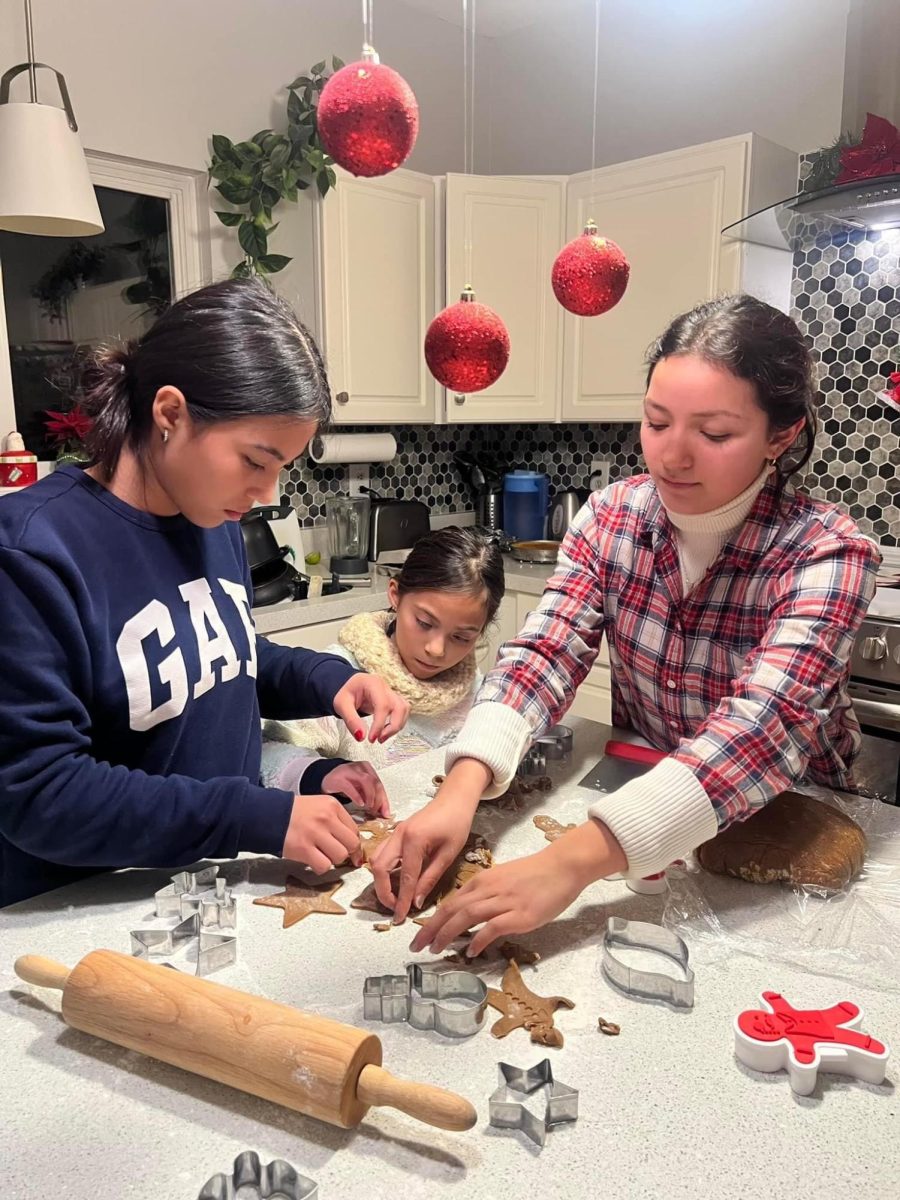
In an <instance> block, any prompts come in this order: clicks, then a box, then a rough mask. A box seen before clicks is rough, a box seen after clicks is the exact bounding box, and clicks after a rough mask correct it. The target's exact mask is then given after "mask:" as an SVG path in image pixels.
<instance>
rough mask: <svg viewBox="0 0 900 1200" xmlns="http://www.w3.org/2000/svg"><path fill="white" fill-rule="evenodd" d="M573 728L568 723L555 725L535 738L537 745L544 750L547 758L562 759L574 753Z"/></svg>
mask: <svg viewBox="0 0 900 1200" xmlns="http://www.w3.org/2000/svg"><path fill="white" fill-rule="evenodd" d="M572 741H573V737H572V730H571V729H570V728H569V726H568V725H554V726H553V727H552V728H551V729H548V730H547V732H546V733H542V734H541V736H540V737H537V738H535V739H534V745H535V747H536V748H537V749H538V750H540V751H542V752H543V755H544V758H545V759H547V760H554V759H555V760H561V759H564V758H568V757H569V755H570V754H571V753H572Z"/></svg>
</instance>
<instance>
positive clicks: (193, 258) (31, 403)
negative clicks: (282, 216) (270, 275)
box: [0, 153, 209, 459]
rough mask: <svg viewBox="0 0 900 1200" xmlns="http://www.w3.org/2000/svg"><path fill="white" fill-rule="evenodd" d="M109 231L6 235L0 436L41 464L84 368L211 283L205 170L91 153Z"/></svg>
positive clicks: (0, 306)
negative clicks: (89, 357) (95, 350)
mask: <svg viewBox="0 0 900 1200" xmlns="http://www.w3.org/2000/svg"><path fill="white" fill-rule="evenodd" d="M87 158H88V165H89V167H90V170H91V177H92V179H93V180H94V185H95V189H96V192H97V201H98V203H99V205H100V212H101V213H102V215H103V223H104V225H105V226H106V230H105V232H104V233H102V234H98V235H97V236H96V237H89V238H57V237H41V236H36V235H30V234H16V233H6V232H2V231H0V270H2V287H0V300H2V303H0V438H2V437H3V436H4V435H5V434H6V433H7V432H8V431H9V430H11V429H18V430H19V432H20V433H21V434H22V436H23V437H24V439H25V445H26V446H27V447H28V449H30V450H32V451H33V452H34V453H36V454H37V455H38V457H39V458H42V459H49V458H53V457H54V453H55V452H54V449H53V447H52V445H51V444H49V443H48V442H47V441H46V439H45V427H44V418H45V415H46V411H47V410H48V409H60V408H62V409H67V408H68V407H70V405H71V400H72V384H73V381H74V379H75V377H76V375H77V367H78V362H79V359H80V358H81V357H82V356H83V355H84V354H85V353H86V352H87V351H89V350H90V349H91V348H92V347H93V346H96V345H97V344H98V343H99V342H102V341H105V340H107V339H109V338H113V337H120V338H133V337H139V336H140V335H141V334H142V333H143V332H144V331H145V330H146V329H147V328H149V326H150V325H151V324H152V323H153V321H154V320H155V319H156V317H157V316H158V315H159V314H160V313H161V312H164V311H165V309H166V308H167V307H168V305H169V304H170V303H171V302H172V300H173V299H175V297H176V296H179V295H183V294H184V293H185V292H188V291H191V290H193V289H194V288H196V287H199V286H201V285H202V284H203V283H204V282H206V281H207V280H208V279H209V265H208V245H209V238H208V232H207V231H208V223H207V203H206V198H205V190H206V189H205V185H206V179H205V176H204V175H203V174H202V173H201V172H193V171H178V170H173V169H168V168H164V167H154V166H150V165H148V164H145V163H139V162H136V161H134V160H130V159H121V158H120V159H116V158H113V157H111V156H107V155H99V154H90V153H89V154H88V156H87Z"/></svg>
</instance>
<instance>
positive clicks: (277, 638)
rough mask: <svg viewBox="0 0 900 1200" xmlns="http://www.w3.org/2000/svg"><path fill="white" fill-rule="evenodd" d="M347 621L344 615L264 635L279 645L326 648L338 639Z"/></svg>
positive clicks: (310, 648) (316, 648)
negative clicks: (331, 619) (333, 619)
mask: <svg viewBox="0 0 900 1200" xmlns="http://www.w3.org/2000/svg"><path fill="white" fill-rule="evenodd" d="M346 623H347V618H346V617H344V618H343V619H341V620H338V621H321V622H320V623H319V624H317V625H300V626H298V627H297V628H295V629H280V630H279V631H278V632H277V633H267V634H265V635H264V636H265V637H266V639H267V640H268V641H270V642H275V644H276V645H278V646H302V647H303V649H304V650H326V649H327V648H328V647H329V646H333V645H334V644H335V642H336V641H337V640H338V634H339V633H340V631H341V629H342V628H343V626H344V625H346Z"/></svg>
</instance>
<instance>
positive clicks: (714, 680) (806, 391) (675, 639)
mask: <svg viewBox="0 0 900 1200" xmlns="http://www.w3.org/2000/svg"><path fill="white" fill-rule="evenodd" d="M814 400H815V390H814V383H813V372H812V362H811V358H810V354H809V351H808V350H807V348H806V345H805V343H804V341H803V338H802V335H801V333H800V331H799V329H798V328H797V326H796V325H795V324H794V322H793V321H792V320H791V319H790V318H789V317H787V316H785V315H784V314H783V313H781V312H779V311H778V310H777V309H774V308H771V307H770V306H769V305H767V304H764V303H763V302H762V301H760V300H756V299H754V298H753V297H750V296H731V297H725V298H723V299H720V300H714V301H711V302H709V303H707V304H702V305H700V306H699V307H698V308H696V309H694V310H693V311H692V312H689V313H686V314H684V315H682V316H680V317H678V318H677V319H676V320H675V321H674V322H673V323H672V325H671V326H670V327H669V329H668V330H667V331H666V332H665V333H664V334H663V336H662V337H661V338H660V339H659V341H658V342H656V344H655V345H654V346H653V347H652V348H651V351H650V355H649V371H648V380H647V394H646V397H645V400H644V419H643V424H642V432H641V444H642V449H643V453H644V458H645V460H646V463H647V469H648V474H646V475H638V476H635V477H634V478H631V479H626V480H623V481H622V482H619V483H615V484H613V485H612V486H610V487H608V488H607V489H606V490H605V491H603V492H600V493H594V494H593V495H592V496H591V499H590V500H589V501H588V503H587V504H586V505H585V506H584V508H582V510H581V512H580V513H579V514H578V516H577V517H576V518H575V521H574V522H573V524H572V526H571V528H570V529H569V531H568V533H567V534H566V537H565V539H564V541H563V543H562V546H561V548H560V553H559V559H558V561H557V567H556V572H555V574H554V575H553V576H552V578H551V579H550V580H548V583H547V588H546V591H545V592H544V596H543V599H542V600H541V603H540V605H539V606H538V608H537V609H536V610H535V611H534V612H533V613H532V614H531V616H530V617H529V620H528V622H527V624H526V625H525V628H524V629H523V630H522V631H521V633H520V634H519V636H518V637H517V638H515V639H513V641H511V642H509V643H507V644H506V645H505V646H504V647H503V649H502V650H501V652H500V655H499V658H498V661H497V665H496V666H495V667H494V669H493V670H492V671H491V672H490V673H489V674H488V675H487V677H486V679H485V681H484V684H483V686H482V688H481V690H480V692H479V694H478V697H477V699H476V702H475V707H474V708H473V710H472V712H471V714H470V715H469V718H468V719H467V721H466V723H465V725H464V727H463V729H462V731H461V733H460V736H459V738H458V740H457V741H456V742H455V743H454V745H453V746H452V747H451V748H450V750H449V752H448V761H447V765H448V773H447V778H446V781H445V782H444V784H443V785H442V786H441V788H440V790H439V791H438V793H437V795H436V796H435V798H434V800H433V801H432V802H431V803H430V804H429V805H427V806H426V807H425V808H424V809H423V810H422V811H421V812H419V813H417V814H416V815H415V816H414V817H412V818H411V819H410V820H409V821H407V822H405V823H404V824H403V825H401V826H400V827H399V828H398V830H397V832H396V833H395V834H394V835H393V837H392V838H391V839H390V840H389V841H388V842H386V843H385V845H384V846H383V847H382V848H381V850H380V852H379V853H378V854H377V855H376V856H375V860H374V868H375V881H376V887H377V888H378V894H379V896H380V897H381V899H382V900H383V901H384V902H385V903H389V904H390V905H391V907H393V908H394V912H395V919H402V918H403V917H404V916H405V915H406V913H407V911H408V910H409V907H410V904H411V902H415V903H416V904H417V905H420V902H421V898H422V897H423V896H425V895H427V894H428V892H429V890H430V889H431V887H432V886H433V885H434V884H435V883H436V881H437V880H438V879H439V878H440V876H441V874H442V873H443V871H444V870H445V869H446V867H447V866H448V865H449V863H450V862H451V861H452V859H453V858H454V856H455V855H456V854H457V853H458V852H459V849H460V847H461V846H462V845H463V842H464V841H465V838H466V835H467V833H468V831H469V828H470V825H471V821H472V817H473V815H474V813H475V810H476V808H477V806H478V802H479V800H480V798H481V797H482V796H486V797H491V796H496V795H498V794H499V793H502V792H503V791H504V790H505V789H506V787H507V785H508V783H509V781H510V779H511V777H512V775H513V774H514V772H515V769H516V766H517V764H518V762H519V761H520V759H521V757H522V755H523V754H524V753H525V751H526V750H527V749H528V746H529V744H530V743H531V741H532V739H533V738H534V737H535V736H537V735H538V734H540V733H541V732H542V731H544V730H545V729H547V728H548V727H549V726H551V725H553V724H555V723H556V722H557V721H558V720H559V719H560V718H561V717H562V716H563V715H564V713H565V712H566V710H567V709H568V707H569V705H570V704H571V703H572V699H573V697H574V695H575V691H576V689H577V688H578V685H579V684H580V683H581V681H582V680H583V679H584V677H585V676H586V675H587V673H588V671H589V670H590V668H591V666H592V664H593V662H594V659H595V658H596V656H597V651H598V649H599V646H600V639H601V637H602V636H604V635H605V636H606V639H607V642H608V645H609V660H610V667H611V675H612V681H613V721H614V724H616V725H618V726H624V727H630V728H631V729H633V730H635V731H636V732H637V733H639V734H641V735H642V736H643V737H644V738H646V739H647V740H648V741H649V742H650V743H651V744H652V745H653V746H656V747H657V748H659V749H661V750H665V751H668V756H667V757H666V758H665V759H663V760H662V761H661V762H660V763H659V764H658V765H657V766H655V767H653V769H652V770H650V771H649V772H647V773H646V774H645V775H643V776H641V777H640V778H639V779H636V780H634V781H632V782H631V783H628V784H626V785H625V786H624V787H622V788H620V789H619V790H618V791H616V792H614V793H612V794H610V795H605V796H603V797H601V798H600V799H599V800H597V801H596V802H595V803H594V804H593V805H592V806H591V807H590V809H589V810H588V814H587V819H586V821H585V823H584V824H583V825H579V826H577V827H576V828H575V829H573V830H571V831H570V832H569V833H567V834H566V835H565V836H563V837H562V838H560V839H559V840H558V841H556V842H555V843H553V844H552V845H550V846H548V847H547V848H546V849H544V850H542V851H540V852H539V853H537V854H533V855H530V856H528V857H526V858H523V859H519V860H518V861H515V862H510V863H506V864H503V865H501V866H498V867H495V868H494V869H493V870H491V871H486V872H483V873H482V874H481V875H480V876H479V878H478V879H477V880H474V881H473V882H472V883H470V884H468V885H467V886H466V887H465V888H462V889H461V890H460V892H459V893H458V894H457V895H456V896H455V897H454V898H452V899H450V900H447V901H445V902H444V904H443V905H441V907H440V910H439V913H438V915H436V916H435V917H434V918H432V920H431V921H430V922H429V923H428V924H427V925H426V926H424V927H423V928H422V930H421V932H420V933H419V935H418V936H417V938H416V940H415V942H414V943H413V949H414V950H421V949H423V948H424V947H426V946H428V945H430V946H431V948H432V950H433V951H435V952H436V953H439V952H440V951H441V950H443V949H444V947H445V946H446V945H447V944H448V943H449V942H450V941H452V940H453V938H455V937H457V936H458V935H459V934H460V933H462V931H463V930H465V929H468V928H470V927H472V926H473V925H481V926H482V928H481V929H480V930H479V931H478V933H477V934H476V935H475V937H474V938H473V940H472V943H471V947H470V951H469V952H470V953H471V954H477V953H479V951H480V950H481V949H483V948H484V947H485V946H487V945H489V944H490V943H491V942H492V941H494V940H495V939H496V938H500V937H505V936H508V935H509V934H512V933H523V932H526V931H528V930H530V929H534V928H536V927H537V926H539V925H543V924H545V923H546V922H547V921H549V920H552V918H553V917H555V916H556V915H557V914H558V913H560V912H561V911H562V910H563V909H564V908H566V907H567V906H568V905H569V904H571V902H572V901H573V900H574V899H575V897H576V896H577V895H578V894H579V893H580V892H581V891H582V890H583V888H585V887H586V886H587V885H588V884H589V883H591V882H592V881H594V880H596V879H600V878H603V877H605V876H608V875H613V874H615V873H616V872H623V873H624V874H625V875H627V876H644V875H650V874H652V873H655V872H657V871H661V870H663V869H664V868H665V867H666V866H667V865H668V864H669V863H670V862H672V861H673V860H674V859H676V858H679V857H680V856H682V855H684V854H686V853H688V852H689V851H691V850H693V849H694V848H695V847H697V846H699V845H700V843H701V842H704V841H707V840H708V839H709V838H712V837H713V836H715V834H716V833H717V832H718V831H719V830H720V829H723V828H724V827H725V826H727V825H729V824H730V823H731V822H732V821H737V820H742V819H745V818H746V817H748V816H750V815H751V814H752V813H753V812H755V811H756V810H757V809H759V808H761V807H762V806H763V805H764V804H766V803H768V801H769V800H771V799H772V798H773V797H774V796H776V795H777V794H778V793H779V792H782V791H784V790H785V789H786V788H789V787H790V786H791V785H793V784H795V783H797V782H798V781H799V780H801V779H804V778H807V779H811V780H813V781H816V782H818V783H824V784H827V785H829V786H832V787H835V788H842V789H852V787H853V779H852V774H851V770H850V768H851V764H852V762H853V759H854V758H855V757H856V754H857V752H858V749H859V741H860V733H859V725H858V723H857V720H856V717H855V716H854V713H853V709H852V707H851V704H850V700H849V698H848V696H847V680H848V676H849V668H848V659H849V656H850V650H851V646H852V644H853V638H854V635H855V633H856V630H857V629H858V627H859V624H860V622H861V621H862V619H863V616H864V615H865V611H866V608H867V606H868V603H869V600H870V599H871V597H872V594H873V591H874V587H875V573H876V570H877V566H878V563H879V561H880V560H879V555H878V551H877V549H876V547H875V546H874V545H873V543H872V542H870V541H869V540H868V539H867V538H865V537H864V536H863V535H862V534H861V533H860V532H859V530H858V529H857V527H856V526H855V525H854V523H853V522H852V521H851V520H850V519H849V518H848V517H847V516H845V515H844V514H843V513H841V512H840V511H839V510H838V509H836V508H835V507H833V506H832V505H829V504H824V503H820V502H819V501H814V500H811V499H809V498H808V497H806V496H803V495H801V494H799V493H797V492H794V491H793V490H792V489H791V488H790V487H788V486H787V485H788V482H789V480H790V477H791V476H792V475H794V474H795V473H796V472H797V471H798V470H799V469H800V468H801V467H802V466H803V465H804V464H805V463H806V462H807V461H808V460H809V457H810V455H811V453H812V449H813V441H814V438H815V431H816V424H815V415H814ZM398 867H399V868H400V885H399V888H398V889H397V894H396V895H395V894H394V892H393V890H392V883H391V873H392V872H394V871H396V870H397V868H398Z"/></svg>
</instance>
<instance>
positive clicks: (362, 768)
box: [322, 762, 391, 817]
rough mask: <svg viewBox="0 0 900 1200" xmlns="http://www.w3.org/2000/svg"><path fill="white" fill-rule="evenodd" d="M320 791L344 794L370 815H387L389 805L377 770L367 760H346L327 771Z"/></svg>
mask: <svg viewBox="0 0 900 1200" xmlns="http://www.w3.org/2000/svg"><path fill="white" fill-rule="evenodd" d="M322 791H323V792H327V793H328V794H329V795H331V796H334V795H336V794H338V793H340V795H342V796H346V797H347V799H348V800H350V801H351V802H352V803H353V804H355V805H357V806H358V807H359V808H363V809H365V811H366V812H367V813H368V814H369V816H370V817H389V816H390V815H391V806H390V803H389V802H388V798H387V792H386V791H385V790H384V785H383V784H382V782H381V780H380V779H379V777H378V772H377V771H376V770H375V768H374V767H373V766H372V764H371V763H367V762H348V763H342V764H341V766H339V767H335V768H334V770H333V771H329V772H328V774H327V775H326V776H325V778H324V779H323V780H322Z"/></svg>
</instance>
